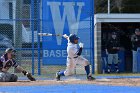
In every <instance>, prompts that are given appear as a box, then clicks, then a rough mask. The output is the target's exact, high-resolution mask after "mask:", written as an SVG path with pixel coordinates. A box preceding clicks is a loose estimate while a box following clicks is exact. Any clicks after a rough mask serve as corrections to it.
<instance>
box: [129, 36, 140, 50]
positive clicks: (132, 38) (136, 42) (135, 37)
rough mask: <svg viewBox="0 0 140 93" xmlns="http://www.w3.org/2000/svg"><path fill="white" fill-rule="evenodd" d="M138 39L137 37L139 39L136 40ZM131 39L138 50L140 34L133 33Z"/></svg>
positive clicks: (134, 48) (134, 47)
mask: <svg viewBox="0 0 140 93" xmlns="http://www.w3.org/2000/svg"><path fill="white" fill-rule="evenodd" d="M136 39H137V41H136ZM131 41H132V47H133V50H135V51H137V48H138V47H140V36H138V35H135V34H134V35H132V37H131Z"/></svg>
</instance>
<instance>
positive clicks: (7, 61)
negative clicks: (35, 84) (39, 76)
mask: <svg viewBox="0 0 140 93" xmlns="http://www.w3.org/2000/svg"><path fill="white" fill-rule="evenodd" d="M15 54H16V51H15V50H14V49H12V48H7V49H6V50H5V53H4V55H2V56H1V58H0V82H16V81H17V80H18V76H17V75H15V74H11V73H9V72H8V70H9V68H10V67H14V68H15V69H16V70H18V71H19V72H21V73H23V74H24V75H25V76H27V78H28V79H29V80H31V81H35V78H34V77H33V76H32V75H31V73H29V72H27V71H26V70H24V69H23V68H22V67H21V66H19V65H18V64H17V63H16V61H15V60H14V59H15Z"/></svg>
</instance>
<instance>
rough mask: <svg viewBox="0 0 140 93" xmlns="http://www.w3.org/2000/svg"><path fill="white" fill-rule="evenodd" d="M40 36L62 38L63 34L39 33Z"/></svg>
mask: <svg viewBox="0 0 140 93" xmlns="http://www.w3.org/2000/svg"><path fill="white" fill-rule="evenodd" d="M38 35H39V36H62V35H61V34H51V33H38Z"/></svg>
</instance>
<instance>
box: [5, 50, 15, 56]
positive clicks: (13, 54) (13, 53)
mask: <svg viewBox="0 0 140 93" xmlns="http://www.w3.org/2000/svg"><path fill="white" fill-rule="evenodd" d="M7 53H12V54H11V56H12V58H15V56H16V54H15V53H16V50H14V49H12V48H7V49H6V50H5V54H7Z"/></svg>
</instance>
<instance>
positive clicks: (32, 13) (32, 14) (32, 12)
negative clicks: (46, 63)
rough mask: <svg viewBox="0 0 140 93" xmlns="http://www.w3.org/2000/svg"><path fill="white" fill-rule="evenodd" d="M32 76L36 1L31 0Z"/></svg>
mask: <svg viewBox="0 0 140 93" xmlns="http://www.w3.org/2000/svg"><path fill="white" fill-rule="evenodd" d="M31 31H32V74H33V75H34V0H31Z"/></svg>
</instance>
